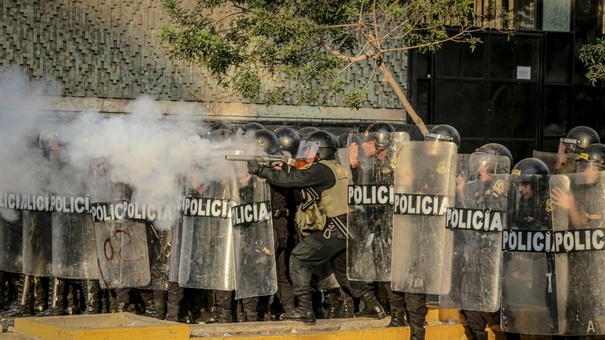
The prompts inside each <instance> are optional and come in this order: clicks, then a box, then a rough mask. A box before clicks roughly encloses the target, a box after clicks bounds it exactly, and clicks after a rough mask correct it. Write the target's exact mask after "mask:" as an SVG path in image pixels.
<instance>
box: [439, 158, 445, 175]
mask: <svg viewBox="0 0 605 340" xmlns="http://www.w3.org/2000/svg"><path fill="white" fill-rule="evenodd" d="M446 172H447V162H446V161H441V162H439V164H438V165H437V173H438V174H444V173H446Z"/></svg>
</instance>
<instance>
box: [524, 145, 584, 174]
mask: <svg viewBox="0 0 605 340" xmlns="http://www.w3.org/2000/svg"><path fill="white" fill-rule="evenodd" d="M533 157H534V158H537V159H539V160H541V161H543V162H544V163H545V164H546V166H548V170H549V172H550V173H551V174H569V173H573V172H575V171H576V158H577V157H578V156H577V155H576V154H575V153H555V152H545V151H537V150H534V153H533Z"/></svg>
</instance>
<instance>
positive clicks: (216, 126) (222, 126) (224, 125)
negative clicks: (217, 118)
mask: <svg viewBox="0 0 605 340" xmlns="http://www.w3.org/2000/svg"><path fill="white" fill-rule="evenodd" d="M215 130H229V131H231V132H233V128H232V127H231V125H229V124H227V123H223V122H218V123H214V124H212V125H210V127H209V128H208V134H210V133H211V132H212V131H215Z"/></svg>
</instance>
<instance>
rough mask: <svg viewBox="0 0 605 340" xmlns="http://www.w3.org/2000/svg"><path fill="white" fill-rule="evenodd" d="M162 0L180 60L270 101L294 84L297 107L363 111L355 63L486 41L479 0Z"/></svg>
mask: <svg viewBox="0 0 605 340" xmlns="http://www.w3.org/2000/svg"><path fill="white" fill-rule="evenodd" d="M162 1H163V3H164V7H165V8H166V11H167V13H168V14H169V16H170V19H171V23H170V25H169V26H165V27H163V32H162V39H163V41H164V42H165V43H166V50H167V51H168V53H169V55H170V56H171V57H172V58H177V59H181V60H186V61H189V62H192V63H198V64H199V65H202V66H203V67H205V68H207V69H208V70H209V71H210V73H211V74H212V75H213V76H214V77H215V78H216V79H217V80H218V81H219V83H220V84H222V85H223V86H224V87H225V88H228V89H231V90H233V91H235V92H237V93H239V94H240V95H241V96H243V97H245V98H248V99H253V100H258V99H259V98H260V96H264V100H265V101H266V102H267V103H268V104H273V103H279V102H280V101H283V100H284V98H285V97H286V95H287V94H288V93H289V92H291V91H294V97H295V103H293V104H299V105H300V104H311V105H326V104H329V103H333V102H334V101H335V100H336V99H337V98H340V99H342V100H343V102H344V103H345V104H346V105H348V106H349V107H352V108H358V107H360V106H361V105H362V104H363V103H364V101H365V100H366V97H367V92H366V90H365V87H364V88H353V87H352V86H351V85H350V84H349V83H348V82H347V81H346V79H345V78H344V75H345V74H346V73H345V72H344V71H345V70H346V69H347V68H349V67H350V66H351V65H353V64H354V63H357V62H366V63H370V65H373V67H375V69H377V66H378V65H381V63H382V60H384V56H385V55H386V54H388V53H391V52H394V51H398V50H407V49H420V50H421V51H435V50H436V49H438V48H439V46H440V45H441V44H442V43H443V42H445V41H457V42H464V43H468V44H470V46H471V47H472V46H474V45H475V44H476V43H477V42H479V40H478V39H477V38H474V37H473V36H472V35H471V33H472V32H473V31H477V30H482V28H477V27H473V24H474V23H475V22H477V20H478V17H477V15H476V14H475V12H474V9H473V0H404V1H402V0H375V1H367V0H304V1H301V0H275V1H274V0H233V1H227V0H190V1H186V2H183V1H177V0H162ZM452 26H453V27H456V31H455V33H454V34H452V33H451V32H452V31H451V27H452ZM448 29H449V30H448ZM387 66H389V65H387ZM380 71H381V72H383V73H384V72H389V71H388V68H385V67H384V66H383V67H381V68H380ZM374 79H375V78H373V77H372V78H371V79H368V80H367V81H368V84H369V82H371V81H373V80H374ZM292 84H296V86H295V88H292ZM389 84H390V85H391V86H399V85H398V84H396V83H389Z"/></svg>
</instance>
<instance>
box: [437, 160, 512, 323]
mask: <svg viewBox="0 0 605 340" xmlns="http://www.w3.org/2000/svg"><path fill="white" fill-rule="evenodd" d="M457 169H458V172H457V181H458V184H457V190H456V204H455V207H454V208H453V209H449V210H448V212H447V218H446V224H445V226H446V228H448V229H450V230H449V231H451V236H452V237H453V252H452V254H451V257H449V258H448V260H449V261H451V262H450V264H446V265H444V269H445V271H446V272H450V273H451V279H450V280H444V283H449V285H450V288H449V292H448V293H447V294H442V295H440V296H439V305H440V306H442V307H447V308H458V309H465V310H474V311H485V312H495V311H497V310H498V308H499V307H500V291H501V290H500V289H501V283H500V272H501V268H502V251H501V240H502V231H503V229H504V227H505V223H506V219H507V218H506V215H507V210H506V207H507V191H506V189H507V188H508V176H509V175H508V172H509V171H510V160H509V159H508V158H507V157H503V156H496V155H491V154H483V153H475V154H472V155H459V156H458V167H457ZM446 257H448V256H446ZM442 289H443V291H447V290H448V287H447V286H445V287H443V288H442Z"/></svg>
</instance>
